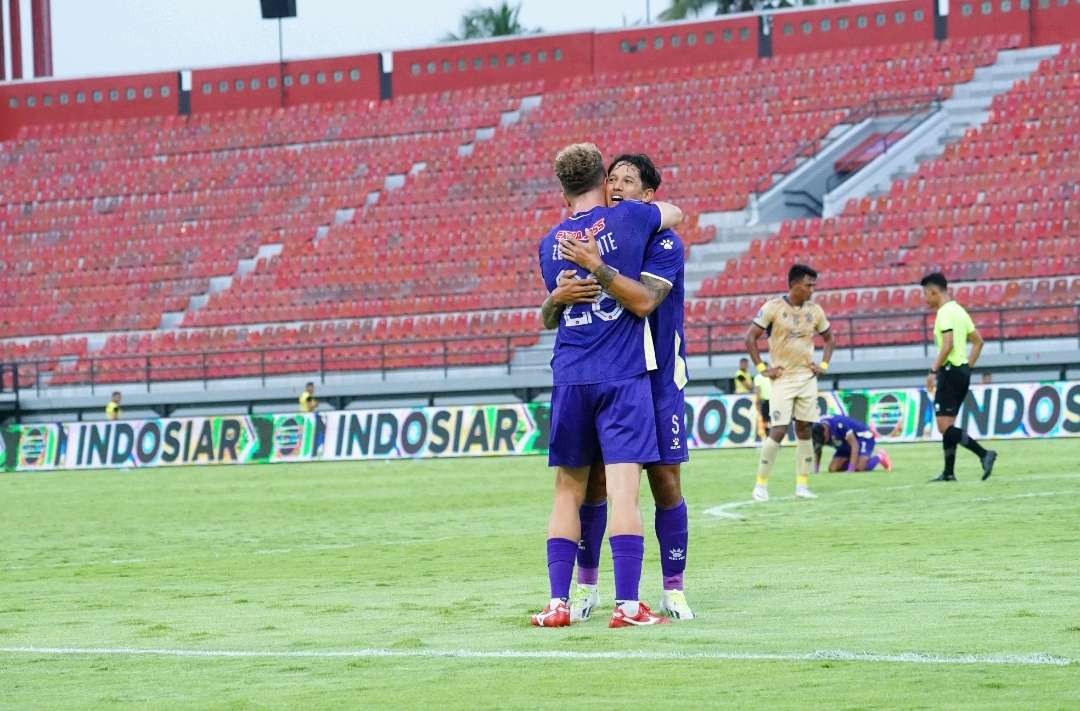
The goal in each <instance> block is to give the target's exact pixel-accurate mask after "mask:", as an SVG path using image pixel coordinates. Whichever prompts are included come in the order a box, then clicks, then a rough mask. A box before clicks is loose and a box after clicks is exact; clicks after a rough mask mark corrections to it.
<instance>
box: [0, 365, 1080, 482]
mask: <svg viewBox="0 0 1080 711" xmlns="http://www.w3.org/2000/svg"><path fill="white" fill-rule="evenodd" d="M818 407H819V411H820V412H821V413H822V414H836V413H845V414H848V415H851V416H852V417H854V418H856V419H859V420H863V421H865V422H866V423H867V424H868V425H869V426H870V427H871V428H872V429H873V431H874V432H875V433H876V435H877V437H878V439H879V441H882V442H918V441H926V440H932V439H935V438H937V437H938V435H937V432H936V429H935V427H934V407H933V400H932V398H931V397H930V396H929V395H928V394H927V392H926V391H925V390H924V389H920V388H894V389H875V390H840V391H834V392H823V393H821V394H820V396H819V398H818ZM757 412H758V409H757V408H756V407H755V403H754V399H753V397H752V396H747V395H719V394H717V395H694V396H688V397H687V398H686V416H685V420H684V426H685V427H686V428H687V429H686V431H687V436H688V440H689V444H690V447H691V449H695V450H700V449H719V448H733V447H753V446H756V444H757V443H758V441H759V439H758V435H757V432H758V428H757V421H756V418H757V416H758V415H757ZM549 419H550V406H549V404H548V403H528V404H515V405H475V406H463V407H421V408H389V409H377V410H343V411H328V412H316V413H294V414H278V415H224V416H212V417H185V418H162V419H148V420H117V421H101V422H58V423H46V424H32V425H12V426H8V427H5V428H2V429H0V435H2V436H0V465H2V467H0V468H2V470H3V471H5V472H12V471H16V472H29V471H40V470H51V469H100V468H137V467H157V466H170V465H173V466H175V465H188V464H199V465H201V464H256V463H282V462H315V461H355V460H371V459H429V458H443V457H473V456H504V455H529V454H543V453H545V452H546V451H547V441H548V433H549V429H548V426H549ZM960 420H961V422H960V426H961V427H963V428H964V429H965V430H966V431H968V432H970V433H972V434H973V435H975V436H977V437H978V438H980V439H1003V438H1008V439H1016V438H1027V437H1075V436H1078V435H1080V381H1052V382H1034V383H1024V384H1001V385H977V386H973V387H972V390H971V392H970V393H969V395H968V398H967V401H966V402H965V405H964V408H963V410H962V412H961V417H960ZM538 466H540V465H539V464H538Z"/></svg>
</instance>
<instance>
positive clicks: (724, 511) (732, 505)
mask: <svg viewBox="0 0 1080 711" xmlns="http://www.w3.org/2000/svg"><path fill="white" fill-rule="evenodd" d="M1047 479H1080V475H1078V474H1040V475H1035V476H1026V477H1023V478H1022V479H1010V480H1007V481H1009V482H1010V483H1012V482H1026V481H1043V480H1047ZM991 481H994V482H995V483H996V482H997V480H994V479H991ZM921 486H923V485H922V484H902V485H899V486H885V487H882V488H873V487H859V488H857V489H840V490H839V491H832V492H829V494H828V496H830V497H831V496H837V495H851V494H866V493H869V492H877V491H903V490H906V489H915V488H918V487H921ZM927 486H929V484H927ZM1068 493H1071V492H1064V491H1040V492H1031V493H1027V494H1015V495H1012V496H981V497H978V498H974V499H967V501H968V502H983V501H1003V500H1006V499H1027V498H1032V497H1038V496H1061V495H1065V494H1068ZM794 500H795V497H794V496H773V497H770V498H769V502H772V501H794ZM769 502H759V501H754V500H753V499H746V500H743V501H729V502H727V503H726V504H720V505H719V506H711V507H709V508H707V509H705V510H704V511H702V513H703V514H705V515H706V516H713V517H715V518H722V519H729V520H733V521H741V520H743V516H742V515H741V514H738V513H735V510H736V509H741V508H743V507H744V506H752V505H754V504H764V503H769Z"/></svg>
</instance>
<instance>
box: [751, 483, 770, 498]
mask: <svg viewBox="0 0 1080 711" xmlns="http://www.w3.org/2000/svg"><path fill="white" fill-rule="evenodd" d="M768 500H769V487H767V486H765V485H764V484H755V485H754V501H768Z"/></svg>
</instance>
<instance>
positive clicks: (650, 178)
mask: <svg viewBox="0 0 1080 711" xmlns="http://www.w3.org/2000/svg"><path fill="white" fill-rule="evenodd" d="M623 163H625V164H626V165H632V166H634V167H635V168H637V172H638V175H639V176H640V177H641V184H642V185H643V186H644V187H645V189H646V190H658V189H659V188H660V182H661V179H660V171H659V170H657V168H656V165H655V164H654V163H653V162H652V158H649V156H647V155H645V154H644V153H623V154H622V155H620V156H617V157H616V158H615V160H613V161H611V165H609V166H608V169H607V172H608V175H611V171H613V170H615V169H616V168H617V167H619V166H620V165H622V164H623Z"/></svg>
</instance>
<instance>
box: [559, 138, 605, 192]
mask: <svg viewBox="0 0 1080 711" xmlns="http://www.w3.org/2000/svg"><path fill="white" fill-rule="evenodd" d="M555 177H557V178H558V179H559V183H560V184H561V185H562V189H563V192H564V193H565V194H566V196H567V197H577V196H578V195H584V194H585V193H587V192H589V191H590V190H592V189H594V188H596V187H597V186H600V185H603V184H604V179H605V178H606V177H607V170H605V168H604V156H602V155H601V154H600V149H599V148H597V147H596V144H594V143H574V144H571V145H569V146H567V147H566V148H563V149H562V150H561V151H559V152H558V154H556V156H555Z"/></svg>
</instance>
